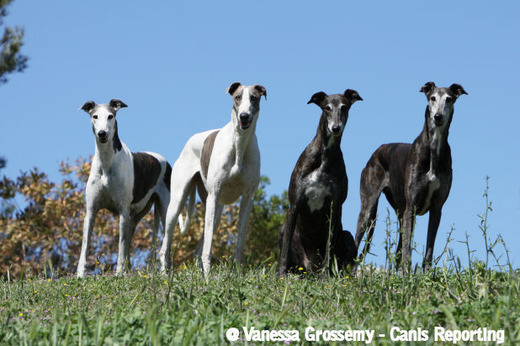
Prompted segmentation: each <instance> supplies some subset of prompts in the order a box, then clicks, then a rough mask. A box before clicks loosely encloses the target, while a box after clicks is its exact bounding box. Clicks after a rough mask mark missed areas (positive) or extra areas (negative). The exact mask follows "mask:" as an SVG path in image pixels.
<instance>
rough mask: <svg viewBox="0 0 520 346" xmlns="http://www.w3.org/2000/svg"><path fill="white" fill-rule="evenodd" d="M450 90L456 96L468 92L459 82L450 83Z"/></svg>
mask: <svg viewBox="0 0 520 346" xmlns="http://www.w3.org/2000/svg"><path fill="white" fill-rule="evenodd" d="M450 90H451V92H452V93H453V94H454V95H455V96H456V97H459V96H460V95H462V94H465V95H467V94H468V93H467V92H466V90H464V88H463V87H462V85H460V84H452V85H451V86H450Z"/></svg>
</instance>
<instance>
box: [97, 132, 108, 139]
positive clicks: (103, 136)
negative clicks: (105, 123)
mask: <svg viewBox="0 0 520 346" xmlns="http://www.w3.org/2000/svg"><path fill="white" fill-rule="evenodd" d="M106 136H107V132H106V131H103V130H101V131H99V132H98V137H99V138H105V137H106Z"/></svg>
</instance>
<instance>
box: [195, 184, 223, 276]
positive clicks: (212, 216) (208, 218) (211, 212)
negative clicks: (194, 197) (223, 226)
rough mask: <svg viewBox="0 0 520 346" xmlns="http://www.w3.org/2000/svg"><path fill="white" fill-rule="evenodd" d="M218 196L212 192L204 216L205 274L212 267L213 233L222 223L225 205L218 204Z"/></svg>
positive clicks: (203, 256) (203, 260) (203, 258)
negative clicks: (221, 218)
mask: <svg viewBox="0 0 520 346" xmlns="http://www.w3.org/2000/svg"><path fill="white" fill-rule="evenodd" d="M217 201H218V197H217V196H216V195H215V194H213V193H211V194H209V195H208V198H207V200H206V215H205V218H204V243H203V244H202V255H201V257H200V259H201V262H202V271H203V273H204V275H207V274H208V273H209V270H210V268H211V245H212V243H213V234H214V233H215V230H216V229H217V228H218V225H219V224H220V217H221V216H222V210H223V208H224V206H223V205H220V204H218V202H217Z"/></svg>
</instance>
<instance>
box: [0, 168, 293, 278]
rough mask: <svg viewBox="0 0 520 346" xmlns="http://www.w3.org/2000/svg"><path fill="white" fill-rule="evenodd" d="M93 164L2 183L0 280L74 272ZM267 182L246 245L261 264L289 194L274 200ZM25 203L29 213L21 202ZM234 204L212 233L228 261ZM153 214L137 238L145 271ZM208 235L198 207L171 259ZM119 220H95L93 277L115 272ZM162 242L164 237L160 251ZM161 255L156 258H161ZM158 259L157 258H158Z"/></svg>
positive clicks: (189, 252) (187, 254)
mask: <svg viewBox="0 0 520 346" xmlns="http://www.w3.org/2000/svg"><path fill="white" fill-rule="evenodd" d="M90 167H91V163H90V160H85V159H82V158H80V159H78V160H76V161H75V163H74V164H70V163H68V162H62V163H61V166H60V172H61V174H62V176H63V178H62V180H61V181H60V182H58V183H54V182H51V181H50V180H49V178H48V176H47V175H46V174H45V173H44V172H41V171H40V170H39V169H38V168H33V169H32V170H30V171H29V172H22V173H21V174H20V176H19V177H17V178H16V180H11V179H9V178H7V177H5V176H4V177H3V178H2V179H1V180H0V198H1V199H2V204H3V208H2V212H1V213H0V241H1V242H2V246H1V247H0V275H7V273H8V272H9V275H11V276H13V275H14V276H16V275H18V274H19V273H20V272H22V271H23V272H25V273H28V272H32V273H33V274H38V273H41V272H43V271H48V272H50V271H49V269H52V272H65V273H74V272H75V271H76V265H77V262H78V259H79V253H80V248H81V239H82V227H83V219H84V217H85V196H84V191H85V183H86V181H87V178H88V175H89V172H90ZM267 184H269V180H268V179H267V178H262V181H261V184H260V187H259V189H258V191H257V192H256V194H255V199H254V207H253V211H252V215H251V219H250V224H249V230H248V234H247V240H246V253H245V255H246V258H250V259H255V260H260V261H263V260H265V259H268V258H272V257H273V256H274V253H275V252H276V251H277V239H278V232H279V230H280V227H281V225H282V223H283V220H284V213H285V211H286V210H287V207H288V200H287V195H286V193H284V194H283V195H282V196H281V197H278V196H271V197H268V196H267V194H266V193H265V187H266V185H267ZM20 197H22V198H23V199H24V203H23V205H24V206H23V208H20V207H19V206H18V204H17V202H16V200H19V199H20ZM238 212H239V208H238V206H237V205H236V204H234V205H230V206H226V208H225V209H224V214H223V216H222V221H221V224H220V227H219V229H218V231H217V232H216V234H215V236H214V241H213V255H214V256H215V258H216V259H217V260H218V259H221V260H222V259H223V258H224V259H225V258H227V257H228V256H230V255H232V254H233V251H234V248H235V247H234V244H235V242H236V236H237V234H238ZM152 226H153V215H152V214H151V213H149V214H148V215H146V216H145V217H144V218H143V220H141V222H140V223H139V225H138V228H137V230H136V232H135V235H134V238H133V240H132V253H131V264H132V267H133V268H134V269H140V268H142V267H143V266H144V262H145V260H146V258H148V254H149V251H150V247H151V239H152V234H151V232H152ZM203 230H204V206H203V205H202V203H199V204H197V206H196V211H195V214H194V218H193V220H192V222H191V227H190V229H189V230H188V232H187V233H186V234H185V235H182V236H181V235H180V234H179V232H178V230H176V231H175V236H174V240H173V247H174V250H173V256H174V258H173V260H174V263H175V264H176V265H179V264H180V263H182V262H184V261H186V260H189V259H190V258H192V257H193V255H194V252H195V249H196V247H197V244H198V242H199V240H200V239H201V237H202V234H203ZM118 235H119V228H118V221H117V217H114V216H113V215H112V214H110V213H109V212H108V211H100V212H99V213H98V215H97V217H96V223H95V227H94V235H93V239H92V248H91V251H90V252H89V254H88V265H89V267H88V269H89V270H90V271H92V272H94V273H96V272H97V273H99V272H105V271H111V270H113V268H114V267H115V263H116V260H117V247H118V239H119V238H118ZM161 240H162V237H160V238H159V241H158V248H160V244H161ZM155 255H157V253H156V254H155ZM152 257H154V256H152Z"/></svg>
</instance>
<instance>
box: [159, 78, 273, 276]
mask: <svg viewBox="0 0 520 346" xmlns="http://www.w3.org/2000/svg"><path fill="white" fill-rule="evenodd" d="M227 92H228V93H229V94H230V95H232V96H233V108H232V111H231V121H230V122H229V123H228V124H227V125H226V126H224V127H223V128H222V129H220V130H210V131H206V132H202V133H198V134H196V135H194V136H192V137H191V138H190V139H189V140H188V142H187V143H186V145H185V146H184V149H183V150H182V152H181V154H180V156H179V158H178V159H177V161H176V162H175V164H174V165H173V170H172V180H171V186H172V189H171V196H170V206H169V207H168V212H167V214H166V227H165V235H164V239H163V243H162V247H161V251H160V255H159V258H160V264H161V269H162V270H167V269H168V268H169V267H170V250H171V242H172V237H173V230H174V227H175V224H176V220H177V218H178V216H179V215H180V212H181V210H182V208H184V206H185V204H186V201H187V199H188V197H189V203H188V206H187V219H186V222H185V224H184V227H182V226H183V225H181V233H184V232H185V231H186V229H187V228H188V224H189V222H190V219H191V216H192V214H193V207H194V201H195V190H196V189H197V190H198V191H199V196H200V197H201V199H202V201H205V204H206V215H205V222H204V238H203V243H202V255H201V261H202V269H203V271H204V273H205V274H207V273H208V272H209V269H210V255H211V243H212V240H213V233H214V232H215V230H216V229H217V228H218V226H219V224H220V218H221V215H222V210H223V207H224V205H225V204H231V203H233V202H235V201H236V200H237V199H238V198H239V197H240V196H242V199H241V200H240V214H239V222H238V242H237V247H236V250H235V260H236V261H237V262H238V263H240V262H241V261H242V255H243V252H244V244H245V236H246V232H247V225H248V222H249V215H250V214H251V209H252V206H253V195H254V193H255V191H256V189H257V188H258V183H259V181H260V151H259V150H258V143H257V140H256V134H255V129H256V121H257V119H258V114H259V112H260V97H261V96H262V95H263V96H264V97H267V93H266V90H265V88H264V87H263V86H261V85H252V86H243V85H241V84H240V83H238V82H236V83H233V84H231V86H230V87H229V88H228V89H227Z"/></svg>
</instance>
